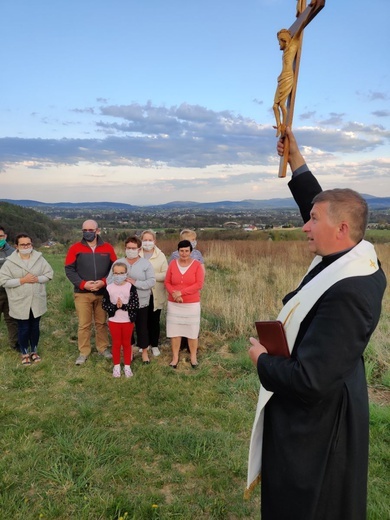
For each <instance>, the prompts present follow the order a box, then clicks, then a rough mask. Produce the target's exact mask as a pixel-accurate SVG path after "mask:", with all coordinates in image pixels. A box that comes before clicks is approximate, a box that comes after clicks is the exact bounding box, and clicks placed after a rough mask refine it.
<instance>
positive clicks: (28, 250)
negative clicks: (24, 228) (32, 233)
mask: <svg viewBox="0 0 390 520" xmlns="http://www.w3.org/2000/svg"><path fill="white" fill-rule="evenodd" d="M32 250H33V248H32V247H25V248H24V249H19V250H18V251H19V254H20V255H31V253H32Z"/></svg>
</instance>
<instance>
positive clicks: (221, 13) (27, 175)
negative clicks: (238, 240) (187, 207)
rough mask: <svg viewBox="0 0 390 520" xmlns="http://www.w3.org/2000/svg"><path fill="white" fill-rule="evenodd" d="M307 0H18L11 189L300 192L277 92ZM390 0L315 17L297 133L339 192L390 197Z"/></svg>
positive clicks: (63, 194)
mask: <svg viewBox="0 0 390 520" xmlns="http://www.w3.org/2000/svg"><path fill="white" fill-rule="evenodd" d="M295 10H296V1H295V0H198V1H197V2H190V1H189V0H165V1H164V2H163V1H162V0H142V1H139V0H138V1H135V0H110V1H107V0H106V1H103V0H93V1H92V0H34V1H31V0H2V2H1V6H0V63H1V70H2V73H1V83H0V94H1V95H0V198H1V199H12V200H17V199H34V200H38V201H42V202H65V201H70V202H94V201H112V202H125V203H128V204H137V205H149V204H163V203H166V202H172V201H178V200H180V201H186V200H188V201H197V202H214V201H221V200H244V199H271V198H274V197H283V198H285V197H289V196H290V193H289V190H288V187H287V181H288V178H289V176H290V174H289V173H288V177H287V178H286V179H280V178H278V168H279V157H278V156H277V154H276V143H277V138H276V136H275V129H274V128H273V125H274V124H275V121H274V115H273V112H272V104H273V99H274V95H275V90H276V86H277V77H278V75H279V74H280V72H281V69H282V52H281V51H280V49H279V45H278V41H277V37H276V33H277V32H278V31H279V30H280V29H282V28H288V27H290V26H291V25H292V23H293V22H294V21H295ZM389 20H390V2H389V0H376V1H375V2H371V3H370V2H367V1H366V0H354V1H353V2H352V1H351V0H344V1H335V0H326V5H325V7H324V9H323V10H322V11H321V12H320V13H319V14H318V15H317V17H316V18H315V19H314V20H313V21H312V22H311V23H310V24H309V25H308V26H307V27H306V29H305V31H304V38H303V48H302V57H301V63H300V74H299V80H298V89H297V94H296V103H295V112H294V120H293V131H294V132H295V135H296V138H297V141H298V143H299V145H300V147H301V150H302V152H303V155H304V157H305V159H306V162H307V164H308V165H309V167H310V169H311V170H312V171H313V173H314V174H315V175H316V176H317V178H318V180H319V181H320V184H321V185H322V187H323V188H324V189H329V188H334V187H350V188H353V189H355V190H357V191H359V192H360V193H363V194H370V195H375V196H390V142H389V141H390V59H389V54H388V53H389V48H390V31H389V29H388V23H389Z"/></svg>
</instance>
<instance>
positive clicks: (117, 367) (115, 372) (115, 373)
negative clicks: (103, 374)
mask: <svg viewBox="0 0 390 520" xmlns="http://www.w3.org/2000/svg"><path fill="white" fill-rule="evenodd" d="M112 377H121V367H120V365H115V366H114V369H113V371H112Z"/></svg>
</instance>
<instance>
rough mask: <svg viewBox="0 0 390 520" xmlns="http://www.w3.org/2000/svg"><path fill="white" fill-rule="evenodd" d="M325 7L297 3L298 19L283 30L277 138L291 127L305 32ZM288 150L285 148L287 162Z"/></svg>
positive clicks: (320, 1) (319, 0) (319, 2)
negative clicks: (287, 127)
mask: <svg viewBox="0 0 390 520" xmlns="http://www.w3.org/2000/svg"><path fill="white" fill-rule="evenodd" d="M324 5H325V0H312V1H311V2H310V4H309V5H308V6H307V7H306V1H305V0H298V2H297V19H296V20H295V22H294V23H293V24H292V26H291V27H290V28H289V29H281V30H280V31H279V32H278V34H277V37H278V41H279V47H280V50H281V51H283V59H282V62H283V66H282V72H281V73H280V75H279V77H278V86H277V89H276V92H275V98H274V104H273V107H272V108H273V111H274V114H275V120H276V126H275V128H276V136H277V137H278V136H280V135H281V136H282V137H283V136H284V132H285V129H286V126H291V124H292V118H293V112H294V103H295V93H296V86H297V81H298V72H299V61H300V55H301V47H302V36H303V29H304V28H305V27H306V26H307V25H308V24H309V23H310V22H311V21H312V20H313V18H314V17H315V16H316V15H317V14H318V13H319V11H321V9H322V8H323V7H324ZM287 155H288V149H287V151H286V147H285V158H286V157H287ZM282 161H283V158H282V160H281V168H280V170H279V177H285V175H286V168H287V160H284V161H283V165H282Z"/></svg>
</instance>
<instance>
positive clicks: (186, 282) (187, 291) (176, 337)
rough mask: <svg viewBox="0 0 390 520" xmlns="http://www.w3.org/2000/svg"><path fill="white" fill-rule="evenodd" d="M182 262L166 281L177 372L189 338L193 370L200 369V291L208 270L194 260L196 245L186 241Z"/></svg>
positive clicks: (173, 264) (174, 266) (181, 250)
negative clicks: (193, 250) (193, 253)
mask: <svg viewBox="0 0 390 520" xmlns="http://www.w3.org/2000/svg"><path fill="white" fill-rule="evenodd" d="M177 250H178V252H179V258H178V259H177V260H173V261H172V262H171V263H170V264H169V266H168V271H167V274H166V277H165V287H166V289H167V291H168V309H167V337H168V338H171V346H172V361H171V362H170V364H169V365H170V366H171V367H172V368H177V365H178V363H179V351H180V342H181V338H182V337H187V338H188V346H189V349H190V356H191V366H192V368H196V367H197V366H198V360H197V351H198V336H199V328H200V290H201V288H202V286H203V282H204V269H203V267H202V264H201V263H200V262H198V260H194V259H192V258H191V256H190V255H191V251H192V245H191V242H189V241H188V240H182V241H181V242H179V244H178V246H177Z"/></svg>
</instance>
